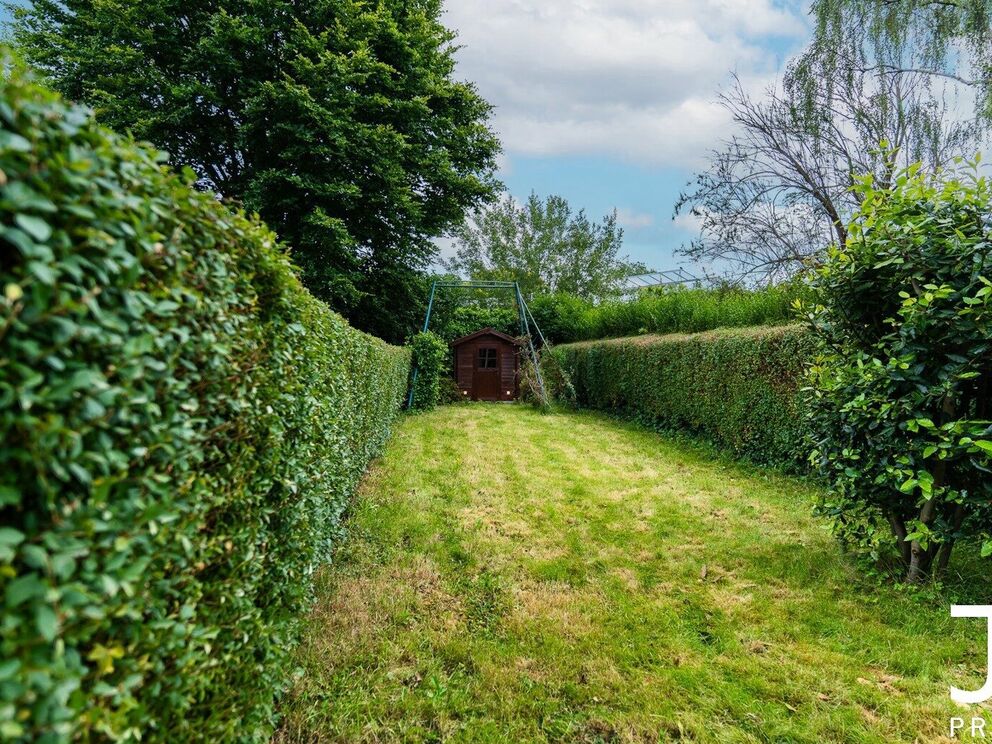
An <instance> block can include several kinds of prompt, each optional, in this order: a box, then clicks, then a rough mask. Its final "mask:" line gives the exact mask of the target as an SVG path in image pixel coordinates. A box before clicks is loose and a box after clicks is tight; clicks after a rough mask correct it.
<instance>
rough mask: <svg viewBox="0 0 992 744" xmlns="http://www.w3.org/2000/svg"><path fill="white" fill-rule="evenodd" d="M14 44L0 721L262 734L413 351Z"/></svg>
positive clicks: (80, 732) (26, 734)
mask: <svg viewBox="0 0 992 744" xmlns="http://www.w3.org/2000/svg"><path fill="white" fill-rule="evenodd" d="M177 25H178V24H177ZM5 65H7V68H6V69H5V74H4V78H3V81H2V82H0V174H2V178H0V230H2V233H0V236H2V240H3V243H4V245H3V249H2V251H0V287H2V288H3V296H2V299H0V442H2V444H0V514H2V524H3V527H2V528H0V596H2V598H3V599H2V605H0V659H2V662H0V736H2V738H3V739H4V740H21V741H48V742H55V741H68V740H70V739H73V740H104V739H115V740H116V739H126V740H136V739H138V738H141V740H142V741H209V740H213V741H234V740H267V738H268V734H269V732H270V727H271V722H272V720H273V715H274V698H275V696H276V695H277V694H278V692H279V690H280V689H282V687H283V685H284V683H285V682H286V677H287V673H288V671H289V669H290V667H291V663H290V656H289V654H290V653H291V651H292V648H293V645H294V640H295V638H296V636H297V630H298V626H299V622H300V619H301V618H302V617H303V616H304V614H305V612H306V610H307V607H308V604H309V601H310V598H311V581H310V577H311V574H312V572H313V570H314V568H315V566H316V565H318V564H319V563H321V562H322V561H324V560H325V559H326V558H327V556H328V555H329V548H330V546H331V544H332V542H333V541H334V540H335V539H336V537H337V536H338V535H339V532H340V528H339V526H338V525H339V520H340V515H341V512H342V510H343V509H344V508H345V505H346V503H347V500H348V497H349V495H350V493H351V492H352V489H353V487H354V485H355V483H356V481H357V479H358V478H359V476H360V474H361V473H362V471H363V469H364V467H365V464H366V463H367V462H368V460H369V458H371V457H372V456H374V455H375V454H376V453H378V452H379V449H380V447H381V445H382V444H383V442H384V440H385V439H386V437H387V435H388V431H389V426H390V422H391V420H392V418H393V416H394V414H395V412H396V410H397V407H398V404H399V402H400V400H401V398H402V394H403V391H404V387H405V382H406V378H407V369H408V366H409V353H408V352H407V351H405V350H402V349H397V348H395V347H390V346H388V345H386V344H385V343H383V342H381V341H379V340H378V339H374V338H371V337H369V336H366V335H364V334H362V333H360V332H358V331H355V330H353V329H351V328H349V326H348V325H347V323H345V321H344V320H343V319H342V318H341V317H339V316H338V315H336V314H334V313H332V312H330V311H329V310H328V309H327V307H326V306H325V305H324V304H323V303H321V302H319V301H317V300H316V299H314V298H313V297H312V296H311V295H310V294H308V293H307V292H306V291H305V290H304V289H303V288H302V286H301V285H300V283H299V281H298V280H297V278H296V276H295V274H294V272H293V270H292V268H291V266H290V264H289V262H288V260H287V259H286V257H285V253H284V251H282V250H280V249H278V247H277V246H276V242H275V236H274V235H273V234H272V232H271V231H269V230H268V229H267V228H266V227H265V226H264V225H262V224H260V223H258V222H257V221H255V220H252V219H249V218H247V217H246V216H245V215H244V214H242V213H236V212H231V211H229V210H228V209H227V208H226V207H224V206H222V205H221V204H220V203H219V202H218V201H217V199H216V198H215V197H214V196H213V195H209V194H201V193H198V192H196V191H194V190H193V189H192V188H191V187H190V186H189V185H188V183H187V181H186V179H184V178H180V177H179V176H177V175H176V174H174V173H172V172H170V171H168V170H167V169H164V168H163V167H162V166H161V163H162V162H163V160H164V155H163V154H162V153H158V152H155V151H154V150H151V149H148V148H145V147H140V146H136V145H134V144H133V143H132V142H130V141H128V140H126V139H123V138H121V137H118V136H117V135H114V134H112V133H110V132H108V131H106V130H103V129H101V128H99V127H97V126H95V125H94V124H92V123H91V122H90V120H89V119H88V115H87V113H86V112H85V111H84V110H83V109H80V108H75V107H69V106H66V105H64V104H62V103H61V102H60V101H59V100H58V99H57V98H56V97H55V96H53V95H52V94H49V93H47V92H45V91H44V90H42V89H40V88H38V87H37V86H35V85H34V84H32V83H31V82H30V80H29V79H28V78H26V77H25V75H24V73H23V72H22V71H21V70H20V69H19V68H18V67H17V66H16V65H13V66H12V65H11V63H10V61H9V60H8V61H6V62H5ZM134 72H135V73H136V74H137V73H139V72H140V71H139V70H134Z"/></svg>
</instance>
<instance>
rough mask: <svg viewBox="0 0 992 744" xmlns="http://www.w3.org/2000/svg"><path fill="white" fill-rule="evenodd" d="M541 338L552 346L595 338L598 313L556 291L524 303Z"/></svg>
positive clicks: (592, 306)
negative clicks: (541, 334)
mask: <svg viewBox="0 0 992 744" xmlns="http://www.w3.org/2000/svg"><path fill="white" fill-rule="evenodd" d="M527 307H529V308H530V312H531V314H532V315H533V316H534V320H535V321H536V322H537V325H538V327H539V328H540V329H541V333H543V334H544V337H545V338H546V339H548V340H549V341H551V342H552V343H560V344H567V343H571V342H572V341H582V340H585V339H589V338H596V320H597V319H598V317H599V315H598V310H597V307H596V306H595V305H593V304H592V303H591V302H589V301H588V300H583V299H582V298H581V297H576V296H575V295H570V294H566V293H564V292H558V293H556V294H546V295H538V296H537V297H535V298H534V299H533V300H531V301H530V302H528V303H527Z"/></svg>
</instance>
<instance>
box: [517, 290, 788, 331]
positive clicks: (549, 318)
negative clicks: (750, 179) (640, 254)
mask: <svg viewBox="0 0 992 744" xmlns="http://www.w3.org/2000/svg"><path fill="white" fill-rule="evenodd" d="M804 292H805V289H804V288H803V287H802V286H801V285H797V284H779V285H774V286H771V287H765V288H763V289H755V290H748V289H740V288H736V287H715V288H688V287H671V288H663V289H653V290H646V291H642V292H640V293H639V294H638V295H637V296H636V297H634V298H632V299H629V300H610V301H607V302H603V303H600V304H598V305H593V304H592V303H588V302H585V301H583V300H581V299H579V298H577V297H574V296H570V295H562V294H556V295H545V296H542V297H536V298H534V300H533V301H531V302H530V303H529V307H530V308H531V311H532V312H533V314H534V318H535V320H537V324H538V325H539V326H540V327H541V330H542V331H543V332H544V335H545V336H546V337H547V338H548V339H550V340H551V341H552V342H553V343H571V342H573V341H584V340H589V339H597V338H610V337H618V336H635V335H639V334H644V333H696V332H698V331H709V330H713V329H714V328H729V327H741V326H755V325H783V324H786V323H789V322H790V321H791V320H792V319H793V318H794V316H795V311H794V310H793V304H794V303H795V301H796V300H797V299H799V298H800V297H802V296H803V294H804Z"/></svg>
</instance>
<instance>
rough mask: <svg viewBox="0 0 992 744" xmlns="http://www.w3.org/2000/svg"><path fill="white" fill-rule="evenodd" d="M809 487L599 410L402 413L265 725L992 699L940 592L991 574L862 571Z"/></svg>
mask: <svg viewBox="0 0 992 744" xmlns="http://www.w3.org/2000/svg"><path fill="white" fill-rule="evenodd" d="M812 498H813V487H812V486H809V485H806V484H804V483H802V482H801V481H797V480H794V479H790V478H786V477H783V476H780V475H777V474H773V473H767V472H762V471H759V470H757V469H753V468H747V467H743V466H740V465H735V464H733V463H731V462H729V461H726V460H723V459H721V458H720V457H716V456H714V455H713V454H712V453H710V452H707V451H706V450H705V449H703V448H700V447H695V446H692V445H687V444H684V443H673V442H671V441H668V440H666V439H664V438H662V437H660V436H658V435H656V434H653V433H651V432H647V431H643V430H640V429H638V428H637V427H635V426H633V425H626V424H622V423H618V422H616V421H614V420H611V419H609V418H606V417H603V416H600V415H597V414H592V413H558V414H552V415H541V414H540V413H538V412H536V411H534V410H533V409H531V408H529V407H526V406H523V405H492V404H489V405H485V404H475V405H459V406H448V407H445V408H442V409H439V410H437V411H435V412H432V413H429V414H425V415H421V416H415V417H408V418H406V419H405V420H403V421H402V422H401V424H400V425H399V426H398V428H397V432H396V434H395V436H394V438H393V440H392V441H391V443H390V445H389V448H388V450H387V452H386V454H385V456H384V457H383V458H382V459H381V460H380V461H379V462H378V463H377V464H376V465H375V466H374V467H373V469H372V471H371V472H370V474H369V475H368V477H367V478H366V481H365V483H364V486H363V488H362V490H361V492H360V494H359V495H358V497H357V498H356V501H355V505H354V509H353V513H352V515H351V517H350V520H349V532H350V534H349V537H348V539H346V540H345V541H344V542H343V544H342V546H341V548H340V551H339V555H338V557H337V560H336V563H335V565H334V566H333V567H331V568H328V569H326V570H324V571H323V572H322V574H321V576H320V578H319V582H318V584H319V591H318V595H319V599H318V605H317V608H316V610H315V611H314V613H313V615H312V617H311V618H310V621H309V627H308V632H307V637H306V639H305V642H304V644H303V645H302V647H301V648H300V651H299V654H298V660H299V664H300V667H301V669H302V672H301V676H300V677H299V679H298V681H297V683H296V684H295V686H294V687H293V689H292V690H291V692H290V694H289V695H288V696H287V698H286V699H285V700H284V703H283V713H284V716H285V718H284V723H283V728H282V730H281V731H280V732H279V733H278V734H277V736H276V741H278V742H281V743H282V744H286V743H288V742H324V741H326V742H337V741H342V742H348V741H356V742H357V741H364V742H421V741H423V742H428V741H457V742H514V743H516V742H543V741H563V742H613V741H618V742H619V741H624V742H626V741H629V742H656V741H698V742H719V743H720V744H724V743H728V742H790V743H791V742H811V743H812V742H816V743H818V744H819V743H821V742H859V743H860V742H913V741H918V742H933V741H942V740H945V739H944V737H945V736H946V730H947V727H948V721H949V719H950V717H951V716H956V715H966V716H968V717H970V716H971V715H972V714H975V715H979V714H982V710H981V709H972V710H970V711H962V710H961V709H959V708H957V707H956V706H955V705H954V704H953V703H952V702H951V701H950V698H949V695H948V687H949V685H951V684H956V685H957V686H959V687H965V688H968V689H976V688H978V687H980V686H981V683H982V681H983V680H984V665H985V627H984V621H982V620H952V619H951V618H950V616H949V610H948V605H949V604H950V603H951V601H952V599H953V600H954V601H962V602H964V601H967V602H968V603H972V604H977V603H979V602H981V603H987V602H988V599H987V598H988V597H989V596H990V592H989V584H988V583H987V580H984V581H985V583H984V584H980V583H976V581H975V580H973V579H970V578H969V574H972V573H974V572H976V571H977V569H976V568H974V567H973V566H972V565H970V564H969V563H968V562H967V561H964V562H961V561H959V563H958V565H957V571H956V575H955V577H954V578H953V579H952V580H951V581H950V582H949V586H948V587H946V588H945V589H944V590H943V594H937V593H936V592H935V591H933V590H931V591H928V592H925V593H922V594H918V595H916V596H913V595H911V594H909V593H908V592H906V591H899V590H896V589H893V588H889V587H886V586H882V585H879V584H875V583H872V582H871V581H869V580H864V579H862V578H860V577H859V574H858V573H857V571H855V569H854V567H853V566H852V565H850V563H849V561H848V560H847V559H845V558H844V557H843V555H842V554H841V553H840V551H839V549H838V546H837V544H836V543H835V542H834V540H833V539H832V538H831V537H830V535H829V534H828V533H827V532H826V530H825V529H824V527H823V525H822V524H821V523H819V522H818V521H817V520H816V519H814V518H813V517H812V516H810V504H811V502H812ZM962 572H963V573H964V574H965V575H964V576H962V575H961V574H962ZM982 596H984V597H985V600H984V601H982V600H981V597H982ZM979 672H981V673H979ZM984 715H985V717H986V718H990V719H992V714H990V713H989V712H988V710H987V709H986V711H985V712H984ZM990 734H992V730H990Z"/></svg>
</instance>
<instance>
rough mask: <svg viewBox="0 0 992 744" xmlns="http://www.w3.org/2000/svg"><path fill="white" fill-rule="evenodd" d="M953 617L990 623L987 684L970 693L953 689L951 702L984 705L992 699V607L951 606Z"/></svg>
mask: <svg viewBox="0 0 992 744" xmlns="http://www.w3.org/2000/svg"><path fill="white" fill-rule="evenodd" d="M951 617H984V618H985V619H986V620H987V621H988V628H987V629H986V631H985V633H986V635H985V642H986V643H987V644H988V652H987V654H986V657H985V663H986V665H987V666H986V669H987V670H988V671H987V672H986V675H985V684H984V685H983V686H982V689H980V690H975V691H974V692H968V691H967V690H959V689H958V688H957V687H952V688H951V700H953V701H954V702H955V703H961V704H963V705H975V704H978V703H984V702H985V701H986V700H988V699H989V698H992V605H951Z"/></svg>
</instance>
